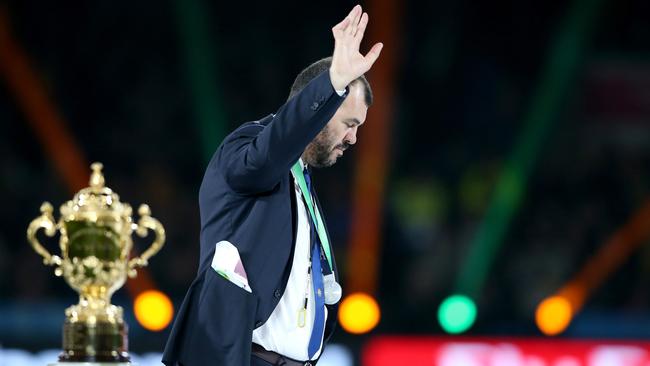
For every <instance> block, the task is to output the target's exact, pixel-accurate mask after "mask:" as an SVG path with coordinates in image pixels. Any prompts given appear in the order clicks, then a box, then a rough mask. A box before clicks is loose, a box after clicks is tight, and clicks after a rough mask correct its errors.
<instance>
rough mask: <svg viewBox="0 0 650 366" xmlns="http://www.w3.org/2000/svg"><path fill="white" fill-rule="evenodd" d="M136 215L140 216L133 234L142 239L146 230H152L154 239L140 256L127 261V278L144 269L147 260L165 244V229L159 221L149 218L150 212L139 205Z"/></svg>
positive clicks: (145, 234)
mask: <svg viewBox="0 0 650 366" xmlns="http://www.w3.org/2000/svg"><path fill="white" fill-rule="evenodd" d="M138 214H139V215H140V221H138V224H137V225H134V226H135V232H136V233H137V234H138V236H139V237H141V238H144V237H145V236H147V230H152V231H153V232H155V233H156V238H155V239H154V241H153V243H151V245H150V246H149V248H147V250H145V251H144V253H142V254H141V255H140V256H138V257H135V258H132V259H131V260H130V261H129V277H135V276H136V270H135V269H136V268H137V267H144V266H146V265H147V264H148V262H149V258H151V257H152V256H153V255H154V254H156V253H158V251H159V250H160V248H162V246H163V244H164V243H165V229H164V228H163V226H162V224H161V223H160V221H158V220H156V219H154V218H153V217H151V210H150V209H149V206H147V205H140V208H138Z"/></svg>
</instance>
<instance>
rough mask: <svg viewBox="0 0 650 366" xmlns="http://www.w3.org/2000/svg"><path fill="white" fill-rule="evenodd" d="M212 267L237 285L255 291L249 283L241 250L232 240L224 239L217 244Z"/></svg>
mask: <svg viewBox="0 0 650 366" xmlns="http://www.w3.org/2000/svg"><path fill="white" fill-rule="evenodd" d="M212 269H214V270H215V271H216V272H217V273H218V274H220V275H221V276H222V277H223V278H225V279H227V280H228V281H230V282H231V283H233V284H234V285H235V286H237V287H240V288H242V289H244V290H246V291H248V292H250V293H253V291H252V290H251V287H250V286H249V285H248V275H246V270H244V264H243V263H242V261H241V258H240V257H239V251H238V250H237V248H236V247H235V246H234V245H232V243H231V242H229V241H227V240H222V241H220V242H218V243H217V244H215V246H214V257H212Z"/></svg>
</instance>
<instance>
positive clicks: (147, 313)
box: [133, 290, 174, 331]
mask: <svg viewBox="0 0 650 366" xmlns="http://www.w3.org/2000/svg"><path fill="white" fill-rule="evenodd" d="M133 310H134V312H135V318H136V319H137V320H138V323H140V325H142V326H143V327H144V328H146V329H149V330H153V331H160V330H163V329H165V328H166V327H167V326H168V325H169V323H170V322H171V321H172V318H173V316H174V306H173V305H172V302H171V300H169V297H167V295H165V294H163V293H162V292H160V291H155V290H148V291H144V292H143V293H141V294H140V295H138V297H136V299H135V302H134V304H133Z"/></svg>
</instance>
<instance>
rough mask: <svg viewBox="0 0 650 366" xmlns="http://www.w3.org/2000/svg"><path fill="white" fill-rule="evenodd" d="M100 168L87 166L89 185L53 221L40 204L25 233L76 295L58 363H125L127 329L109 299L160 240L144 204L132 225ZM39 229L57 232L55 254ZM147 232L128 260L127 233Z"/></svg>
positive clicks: (161, 235) (46, 207)
mask: <svg viewBox="0 0 650 366" xmlns="http://www.w3.org/2000/svg"><path fill="white" fill-rule="evenodd" d="M102 167H103V166H102V164H101V163H93V164H92V165H91V169H92V171H93V172H92V174H91V177H90V186H89V187H87V188H84V189H82V190H80V191H79V192H77V194H75V196H74V198H73V199H72V200H71V201H68V202H66V203H65V204H63V205H62V206H61V209H60V218H59V220H58V222H57V221H55V220H54V216H53V208H52V205H51V204H50V203H49V202H44V203H43V204H42V205H41V216H39V217H37V218H36V219H34V220H33V221H32V222H31V223H30V224H29V227H28V229H27V240H28V241H29V243H30V244H31V246H32V247H33V248H34V250H35V251H36V252H37V253H38V254H40V255H41V256H42V257H43V263H44V264H45V265H51V266H54V267H55V269H54V274H55V275H56V276H63V278H64V279H65V281H66V282H67V283H68V285H70V287H72V288H73V289H74V290H75V291H77V292H78V293H79V303H78V304H75V305H72V306H70V307H69V308H67V309H66V310H65V322H64V324H63V353H62V354H61V355H60V356H59V361H60V362H103V363H120V362H122V363H127V362H129V356H128V340H127V339H128V338H127V334H128V327H127V324H126V323H125V322H124V318H123V310H122V308H121V307H119V306H115V305H112V304H111V296H112V295H113V293H114V292H115V291H116V290H117V289H119V288H120V287H122V285H124V283H125V282H126V279H127V277H135V276H136V268H138V267H144V266H146V265H147V263H148V260H149V258H150V257H151V256H153V255H154V254H156V253H157V252H158V251H159V250H160V248H161V247H162V246H163V243H164V242H165V230H164V228H163V226H162V225H161V224H160V222H159V221H158V220H156V219H154V218H153V217H151V216H150V215H151V211H150V209H149V207H148V206H147V205H144V204H143V205H141V206H140V208H139V209H138V214H139V215H140V220H139V221H138V222H137V223H134V222H133V219H132V218H131V214H132V209H131V206H130V205H128V204H127V203H123V202H120V199H119V196H118V195H117V194H116V193H114V192H113V191H112V190H111V189H110V188H108V187H105V186H104V176H103V174H102V172H101V170H102ZM40 229H43V231H44V232H45V234H46V235H47V236H50V237H52V236H54V235H55V234H56V233H57V232H59V233H60V239H59V247H60V251H61V255H60V256H58V255H52V254H50V252H49V251H48V250H47V249H45V247H44V246H43V245H41V243H40V242H39V241H38V239H37V238H36V233H37V232H38V231H39V230H40ZM149 230H152V231H153V232H154V233H155V238H154V240H153V243H152V244H151V246H150V247H149V248H148V249H147V250H145V251H144V252H143V253H142V254H141V255H140V256H138V257H135V258H130V253H131V249H132V247H133V240H132V238H131V235H132V233H133V232H134V231H135V233H136V234H137V235H138V236H140V237H145V236H147V234H148V231H149Z"/></svg>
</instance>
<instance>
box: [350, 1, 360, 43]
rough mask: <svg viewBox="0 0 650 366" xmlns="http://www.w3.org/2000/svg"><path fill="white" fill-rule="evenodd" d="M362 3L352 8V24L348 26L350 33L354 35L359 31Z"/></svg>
mask: <svg viewBox="0 0 650 366" xmlns="http://www.w3.org/2000/svg"><path fill="white" fill-rule="evenodd" d="M361 13H362V12H361V5H357V6H355V7H354V9H352V12H351V13H350V15H351V24H350V26H349V27H348V30H349V34H350V35H352V36H354V35H355V34H356V33H357V28H358V26H359V19H360V18H361Z"/></svg>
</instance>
